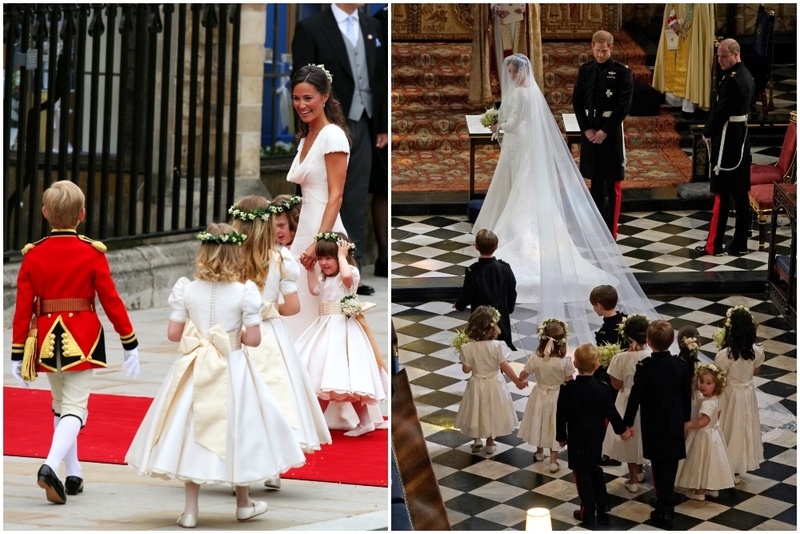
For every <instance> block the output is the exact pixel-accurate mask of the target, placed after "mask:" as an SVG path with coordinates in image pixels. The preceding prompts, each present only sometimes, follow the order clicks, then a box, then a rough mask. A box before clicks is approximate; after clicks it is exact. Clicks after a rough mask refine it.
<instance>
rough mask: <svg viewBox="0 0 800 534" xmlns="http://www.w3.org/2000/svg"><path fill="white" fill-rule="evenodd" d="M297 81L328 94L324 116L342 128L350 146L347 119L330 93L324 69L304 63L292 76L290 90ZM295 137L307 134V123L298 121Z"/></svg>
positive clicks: (299, 137)
mask: <svg viewBox="0 0 800 534" xmlns="http://www.w3.org/2000/svg"><path fill="white" fill-rule="evenodd" d="M299 83H308V84H311V86H312V87H314V89H316V90H317V91H319V93H320V94H322V95H329V97H328V101H327V102H326V103H325V107H324V110H325V116H326V117H327V118H328V120H329V121H330V122H331V123H333V124H335V125H337V126H338V127H340V128H341V129H342V130H344V134H345V135H346V136H347V142H348V143H349V144H350V145H351V146H352V144H353V142H352V141H351V140H350V132H348V131H347V121H346V120H345V117H344V113H343V112H342V105H341V104H339V101H338V100H336V97H335V96H333V94H332V93H331V82H330V80H328V75H327V74H326V73H325V71H324V70H322V69H321V68H319V67H317V66H316V65H306V66H305V67H300V68H299V69H297V71H296V72H295V73H294V76H292V82H291V90H292V92H294V88H295V86H296V85H297V84H299ZM298 122H299V124H298V127H297V136H296V137H297V139H302V138H303V137H305V136H307V135H308V124H307V123H305V122H303V121H298Z"/></svg>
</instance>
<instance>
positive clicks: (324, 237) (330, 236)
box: [314, 232, 356, 253]
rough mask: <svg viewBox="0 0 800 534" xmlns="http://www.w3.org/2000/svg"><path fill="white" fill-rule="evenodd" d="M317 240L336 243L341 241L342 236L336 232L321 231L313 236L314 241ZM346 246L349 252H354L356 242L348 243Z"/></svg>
mask: <svg viewBox="0 0 800 534" xmlns="http://www.w3.org/2000/svg"><path fill="white" fill-rule="evenodd" d="M317 241H330V242H331V243H336V244H337V245H338V244H339V243H342V242H343V241H344V239H342V236H340V235H339V234H337V233H336V232H323V233H321V234H317V235H315V236H314V243H316V242H317ZM348 248H349V249H350V252H351V253H355V251H356V244H355V243H348Z"/></svg>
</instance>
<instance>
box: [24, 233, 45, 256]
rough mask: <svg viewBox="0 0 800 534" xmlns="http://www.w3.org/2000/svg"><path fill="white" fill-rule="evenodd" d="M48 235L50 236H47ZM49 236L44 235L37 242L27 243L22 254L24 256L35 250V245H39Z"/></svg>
mask: <svg viewBox="0 0 800 534" xmlns="http://www.w3.org/2000/svg"><path fill="white" fill-rule="evenodd" d="M47 237H50V236H47ZM47 237H43V238H41V239H40V240H39V241H36V242H35V243H28V244H27V245H25V246H24V247H22V255H23V256H24V255H25V254H27V253H28V252H30V251H31V250H33V247H35V246H36V245H38V244H39V243H41V242H42V241H44V240H45V239H47Z"/></svg>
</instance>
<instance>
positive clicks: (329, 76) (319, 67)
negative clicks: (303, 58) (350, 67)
mask: <svg viewBox="0 0 800 534" xmlns="http://www.w3.org/2000/svg"><path fill="white" fill-rule="evenodd" d="M308 66H309V67H317V68H318V69H320V70H322V72H324V73H325V77H326V78H328V82H330V83H333V74H331V71H329V70H328V69H326V68H325V65H323V64H322V63H320V64H319V65H314V64H313V63H309V64H308Z"/></svg>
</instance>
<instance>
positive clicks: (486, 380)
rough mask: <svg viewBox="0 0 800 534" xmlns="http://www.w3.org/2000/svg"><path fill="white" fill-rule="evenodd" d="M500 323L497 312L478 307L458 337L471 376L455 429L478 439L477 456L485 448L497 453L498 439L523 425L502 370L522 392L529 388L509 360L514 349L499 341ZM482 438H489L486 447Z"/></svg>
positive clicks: (464, 365)
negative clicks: (495, 440) (498, 324)
mask: <svg viewBox="0 0 800 534" xmlns="http://www.w3.org/2000/svg"><path fill="white" fill-rule="evenodd" d="M499 321H500V312H498V311H497V310H496V309H494V308H493V307H491V306H478V307H477V308H475V310H474V311H473V312H472V314H471V315H470V316H469V320H468V321H467V328H466V331H465V332H464V333H462V334H459V336H457V337H456V340H455V341H454V345H453V346H454V347H455V348H456V349H457V350H458V352H459V359H460V361H461V370H462V371H464V372H465V373H467V374H469V375H470V377H469V379H468V380H467V388H466V390H465V391H464V396H463V397H462V398H461V404H460V405H459V407H458V413H457V414H456V420H455V423H454V426H455V428H458V429H459V430H461V433H462V434H464V435H465V436H467V437H470V438H473V439H474V442H473V444H472V452H473V453H479V452H480V451H481V449H483V452H485V453H486V454H494V452H495V450H496V445H495V443H494V438H495V437H497V436H506V435H508V434H511V433H512V432H513V431H514V429H515V428H516V427H517V425H518V424H519V419H517V412H516V411H515V410H514V404H513V401H512V400H511V393H509V391H508V388H507V387H506V381H505V380H504V379H503V375H502V374H501V373H500V371H501V370H502V371H503V372H504V373H505V374H506V376H508V377H509V378H510V379H511V381H512V382H514V384H515V385H516V386H517V387H518V388H519V389H523V388H524V387H525V386H526V385H527V382H525V381H523V380H520V379H519V378H518V377H517V373H515V372H514V370H513V369H512V368H511V365H510V364H509V363H508V361H507V360H506V358H508V355H509V354H511V350H510V349H509V348H508V346H507V345H506V344H505V343H504V342H503V341H498V340H497V336H498V335H499V334H500V327H498V326H497V323H498V322H499ZM481 438H486V447H484V446H483V441H482V439H481Z"/></svg>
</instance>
